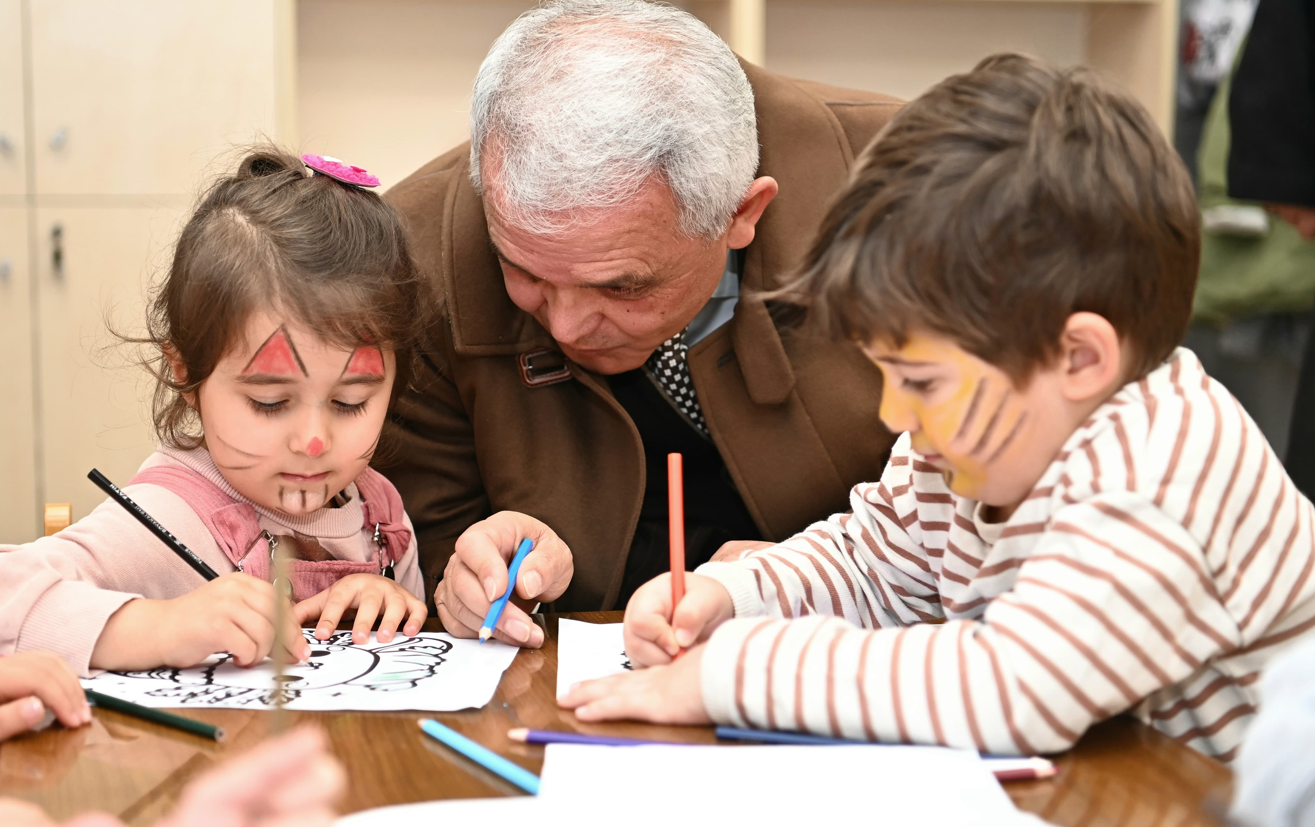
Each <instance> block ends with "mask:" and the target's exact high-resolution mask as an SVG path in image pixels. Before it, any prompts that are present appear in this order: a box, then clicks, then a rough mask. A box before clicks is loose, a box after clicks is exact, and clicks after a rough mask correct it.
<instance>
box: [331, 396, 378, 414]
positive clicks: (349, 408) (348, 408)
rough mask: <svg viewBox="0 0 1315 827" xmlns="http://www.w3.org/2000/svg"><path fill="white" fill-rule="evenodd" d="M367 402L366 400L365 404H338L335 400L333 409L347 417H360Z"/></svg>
mask: <svg viewBox="0 0 1315 827" xmlns="http://www.w3.org/2000/svg"><path fill="white" fill-rule="evenodd" d="M369 401H370V400H368V399H367V400H365V402H340V401H338V400H337V399H335V400H333V407H335V408H337V409H338V413H344V414H347V415H348V416H360V415H361V414H363V413H365V406H366V403H368V402H369Z"/></svg>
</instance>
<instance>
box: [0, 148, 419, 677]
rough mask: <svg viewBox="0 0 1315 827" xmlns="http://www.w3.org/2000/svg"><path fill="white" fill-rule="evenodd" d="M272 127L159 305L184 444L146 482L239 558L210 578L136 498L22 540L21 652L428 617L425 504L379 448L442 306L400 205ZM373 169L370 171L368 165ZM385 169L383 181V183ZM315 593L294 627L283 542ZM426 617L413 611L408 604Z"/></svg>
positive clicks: (123, 648) (265, 635) (221, 198)
mask: <svg viewBox="0 0 1315 827" xmlns="http://www.w3.org/2000/svg"><path fill="white" fill-rule="evenodd" d="M307 158H308V160H309V161H311V162H312V163H315V164H316V166H317V168H319V169H325V170H326V171H327V172H329V173H330V174H312V173H309V172H308V171H307V169H306V168H305V166H304V165H303V164H302V162H301V161H299V160H298V159H296V158H294V157H292V156H289V155H286V154H284V153H282V152H280V151H278V150H276V149H273V148H260V149H258V150H256V151H253V152H251V153H250V154H248V155H247V157H246V158H245V159H244V160H243V161H242V163H241V165H240V167H239V169H238V170H237V172H236V173H235V174H233V175H230V176H227V177H224V178H223V179H221V180H219V181H218V182H216V183H215V184H214V186H212V187H211V188H210V190H209V191H208V192H207V193H206V194H205V195H204V196H203V197H202V199H201V202H200V205H199V206H198V208H197V210H196V213H195V214H194V215H193V216H192V217H191V219H190V220H189V221H188V223H187V226H186V227H185V228H184V229H183V232H182V235H181V237H180V238H179V240H178V245H177V248H176V250H175V253H174V259H173V265H172V267H171V268H170V270H169V274H168V277H167V279H166V280H165V282H164V284H163V285H162V286H161V288H160V290H159V292H158V294H157V295H156V296H155V297H154V301H153V303H152V305H151V308H150V328H149V329H150V333H149V336H148V338H147V339H146V340H145V343H146V344H148V345H149V346H150V348H151V351H152V353H153V354H154V355H155V356H156V357H157V358H155V359H153V360H152V362H151V364H152V366H153V367H154V368H155V369H156V371H155V372H156V375H157V378H158V385H157V388H156V397H155V427H156V431H157V433H158V435H159V437H160V440H161V442H162V445H161V446H160V448H159V449H158V450H157V451H156V452H155V453H154V454H152V455H151V456H150V457H149V458H147V460H146V462H145V463H144V464H143V465H142V467H141V470H140V471H139V472H138V473H137V475H136V476H135V477H134V478H133V479H132V480H131V481H129V482H128V484H127V485H125V486H124V491H125V493H127V495H128V496H129V497H131V498H132V499H134V500H135V501H136V502H137V503H138V504H139V505H140V506H141V507H142V508H143V509H145V510H146V512H147V513H149V514H151V515H152V516H153V517H154V518H155V519H156V520H157V521H158V522H160V523H161V524H162V525H164V526H165V527H166V528H167V529H168V530H169V531H170V532H172V533H173V534H174V535H175V536H176V537H177V538H178V539H179V540H180V541H181V542H182V543H183V544H185V545H186V546H188V547H189V548H190V549H192V550H193V551H194V552H196V554H197V555H199V556H200V557H201V559H202V560H204V561H205V562H206V563H207V564H208V565H209V566H210V567H211V568H212V569H214V570H215V571H216V572H218V573H219V574H220V575H221V576H220V577H219V578H218V579H216V580H213V581H209V582H206V581H205V580H204V579H203V578H202V577H201V576H200V575H199V574H197V573H196V572H195V571H193V570H192V568H191V567H190V566H188V564H187V563H185V562H184V561H183V560H181V559H180V558H179V557H178V556H176V555H175V554H174V553H173V552H172V551H171V550H170V549H169V548H167V547H166V546H165V545H164V544H163V543H161V542H160V541H159V540H157V539H156V538H155V537H154V536H152V535H151V534H150V533H149V532H148V531H147V530H146V529H145V528H144V527H143V526H141V525H140V524H139V523H138V522H137V521H136V520H134V519H133V518H132V516H131V515H129V514H128V512H127V511H125V510H124V509H123V508H122V507H121V506H120V505H118V504H117V503H115V502H114V501H112V500H107V501H105V502H104V503H102V504H101V505H100V506H99V507H97V508H96V509H95V510H94V511H93V512H92V513H91V514H89V515H88V516H87V517H86V518H85V519H83V520H80V521H79V522H78V523H76V524H75V525H73V526H71V527H69V528H68V529H66V530H64V531H61V532H60V533H58V534H56V535H54V536H53V537H46V538H43V539H40V540H37V541H36V542H34V543H29V544H27V545H25V546H19V547H11V548H10V550H9V551H8V552H7V553H4V554H0V607H3V608H2V609H0V655H4V654H9V653H12V652H15V651H28V650H36V649H46V650H51V651H54V652H56V653H58V654H59V655H61V656H62V657H63V658H64V659H65V660H66V661H67V662H68V663H69V665H70V666H72V667H73V669H74V670H75V671H77V672H78V673H79V674H81V675H87V674H89V672H90V671H91V670H96V669H116V670H126V669H143V668H153V667H157V666H161V665H166V666H176V667H185V666H190V665H193V664H196V663H197V662H199V661H201V660H203V659H205V658H206V657H208V656H209V655H211V654H213V653H215V652H231V653H232V654H233V655H234V657H235V659H236V660H237V662H238V663H239V664H240V665H244V666H245V665H250V664H253V663H257V662H259V661H260V660H262V659H263V658H264V657H265V656H266V655H268V654H269V653H270V651H271V649H272V647H273V646H274V645H275V644H276V642H279V641H281V642H282V644H283V645H284V646H285V647H286V648H287V650H288V652H289V654H290V655H291V656H292V657H294V658H296V659H298V660H304V659H305V658H306V657H308V656H309V646H307V644H306V642H305V640H304V639H303V637H302V635H301V634H300V632H299V631H298V628H297V627H298V625H299V624H300V623H305V622H307V621H311V620H315V619H318V624H317V626H316V634H317V636H319V637H320V638H325V637H327V636H328V633H329V632H331V631H332V630H333V629H334V628H336V626H337V624H338V620H339V619H340V618H341V617H342V616H343V614H344V613H345V612H346V611H347V610H348V609H354V610H355V612H356V619H355V624H354V628H353V638H354V640H356V641H357V642H364V641H365V640H366V639H367V637H368V635H369V631H370V628H371V627H372V626H373V625H374V623H375V621H376V620H378V621H379V638H380V640H384V641H387V640H390V639H392V637H393V635H394V633H395V632H396V630H397V629H398V627H399V626H402V628H403V631H404V632H405V633H406V634H414V633H415V632H417V631H418V630H419V629H420V624H421V623H422V622H423V620H424V618H425V603H424V596H423V580H422V578H421V574H420V570H419V566H418V564H417V560H416V543H415V537H414V532H413V530H412V527H411V521H410V520H409V519H408V518H407V516H406V513H405V512H404V511H403V508H402V502H401V498H400V497H399V496H398V494H397V491H396V490H395V489H394V488H393V486H392V485H391V484H390V483H389V482H388V481H387V480H386V479H384V478H383V477H382V476H381V475H380V474H379V473H378V472H376V471H373V470H372V469H370V468H369V467H368V463H369V462H370V458H371V457H372V456H373V455H374V453H375V450H376V448H377V447H378V445H379V439H380V433H381V431H382V429H383V425H384V421H385V417H386V415H387V413H388V409H389V407H390V405H391V402H392V400H393V399H394V398H395V397H396V395H397V393H398V392H399V391H400V390H401V389H402V388H403V387H404V386H405V384H406V382H407V380H408V378H409V376H410V374H411V370H410V368H411V361H412V359H413V357H414V355H415V353H416V352H417V343H418V342H419V341H420V339H421V337H422V336H423V335H424V331H425V328H426V326H427V325H428V324H429V321H430V319H431V312H432V307H433V302H432V299H431V298H430V294H429V293H428V287H427V283H426V282H425V280H424V278H423V277H422V275H421V274H420V272H419V271H418V268H417V266H416V264H415V262H414V261H413V260H412V258H411V256H410V253H409V252H408V249H407V242H406V237H405V235H404V233H403V230H402V227H401V224H400V222H399V220H398V217H397V215H396V213H394V211H393V210H392V208H391V207H389V206H388V205H387V204H385V203H384V202H383V201H382V200H381V199H380V198H379V196H378V195H376V194H374V193H371V192H368V191H366V190H364V189H361V188H360V187H358V186H354V185H353V184H349V183H344V182H343V181H342V180H339V178H338V177H330V175H336V176H339V177H345V178H346V179H347V180H353V176H359V175H360V173H361V171H359V170H356V171H355V172H353V170H354V169H355V168H351V167H346V166H343V165H340V164H334V163H332V162H329V163H326V162H324V161H323V160H322V159H318V158H316V157H314V156H307ZM357 180H359V177H358V178H357ZM376 183H377V182H376ZM278 546H281V547H283V549H285V550H286V551H287V552H289V556H290V557H291V558H292V562H291V563H290V577H289V579H290V580H291V581H292V588H293V598H294V600H295V601H298V602H296V605H295V611H291V612H287V613H285V617H286V618H287V622H286V624H285V628H283V629H281V630H277V629H275V628H274V618H275V617H276V612H275V605H276V604H275V601H276V600H277V599H279V598H278V596H277V594H278V592H276V590H275V588H274V586H273V585H272V584H271V582H270V581H271V580H272V579H273V578H272V577H271V573H270V572H271V568H272V566H271V561H272V557H273V553H274V549H275V548H276V547H278ZM403 624H404V625H403Z"/></svg>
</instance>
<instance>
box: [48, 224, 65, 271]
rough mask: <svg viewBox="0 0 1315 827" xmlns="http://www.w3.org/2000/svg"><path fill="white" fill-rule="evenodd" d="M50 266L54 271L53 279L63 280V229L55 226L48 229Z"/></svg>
mask: <svg viewBox="0 0 1315 827" xmlns="http://www.w3.org/2000/svg"><path fill="white" fill-rule="evenodd" d="M50 266H51V268H52V269H53V270H54V271H55V278H57V279H59V280H61V281H62V280H63V279H64V227H63V225H61V224H56V225H55V226H53V227H51V228H50Z"/></svg>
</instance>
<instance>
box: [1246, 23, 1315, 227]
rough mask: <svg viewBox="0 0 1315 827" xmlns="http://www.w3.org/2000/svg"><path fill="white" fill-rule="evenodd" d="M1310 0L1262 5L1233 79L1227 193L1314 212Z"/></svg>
mask: <svg viewBox="0 0 1315 827" xmlns="http://www.w3.org/2000/svg"><path fill="white" fill-rule="evenodd" d="M1312 57H1315V0H1261V1H1260V5H1258V6H1257V7H1256V15H1255V18H1254V19H1253V21H1252V23H1251V33H1250V35H1248V37H1247V42H1246V46H1245V47H1244V51H1243V53H1242V60H1241V62H1240V63H1239V64H1238V67H1237V73H1236V74H1235V75H1234V76H1233V90H1232V94H1231V95H1230V96H1229V101H1228V119H1229V123H1230V125H1231V127H1232V130H1233V137H1232V148H1231V150H1230V152H1229V156H1228V194H1229V195H1230V196H1231V197H1233V198H1240V199H1246V200H1250V201H1264V202H1267V203H1281V204H1300V205H1303V206H1307V207H1315V64H1312Z"/></svg>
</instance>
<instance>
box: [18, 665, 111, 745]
mask: <svg viewBox="0 0 1315 827" xmlns="http://www.w3.org/2000/svg"><path fill="white" fill-rule="evenodd" d="M46 709H49V710H50V711H51V712H53V713H55V717H56V718H58V719H59V722H60V723H61V724H63V725H64V726H66V727H70V728H72V727H76V726H82V725H83V724H85V723H89V722H90V721H91V708H90V707H89V706H87V697H86V696H85V695H83V694H82V684H80V683H78V676H77V675H75V674H73V670H72V669H71V668H70V667H69V665H68V664H67V663H65V662H64V659H63V658H61V657H60V656H59V655H56V654H53V653H51V652H20V653H18V654H16V655H9V656H7V657H3V658H0V741H4V740H6V739H8V738H12V737H14V736H15V735H17V734H19V733H20V732H27V731H28V730H29V729H31V728H32V727H34V726H36V725H37V724H39V723H41V719H42V718H43V717H44V716H45V714H46Z"/></svg>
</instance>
